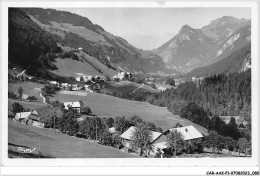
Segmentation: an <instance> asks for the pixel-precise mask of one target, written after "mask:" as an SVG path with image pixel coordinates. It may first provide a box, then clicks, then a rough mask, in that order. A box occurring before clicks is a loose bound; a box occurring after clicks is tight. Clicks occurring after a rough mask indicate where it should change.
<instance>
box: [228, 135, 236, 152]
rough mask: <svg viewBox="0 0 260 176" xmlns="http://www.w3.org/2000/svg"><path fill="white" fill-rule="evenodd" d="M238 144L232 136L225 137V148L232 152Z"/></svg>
mask: <svg viewBox="0 0 260 176" xmlns="http://www.w3.org/2000/svg"><path fill="white" fill-rule="evenodd" d="M236 146H237V142H236V141H235V140H234V139H233V138H232V137H230V136H226V137H225V149H227V150H228V151H229V153H230V152H232V151H233V150H234V149H235V147H236Z"/></svg>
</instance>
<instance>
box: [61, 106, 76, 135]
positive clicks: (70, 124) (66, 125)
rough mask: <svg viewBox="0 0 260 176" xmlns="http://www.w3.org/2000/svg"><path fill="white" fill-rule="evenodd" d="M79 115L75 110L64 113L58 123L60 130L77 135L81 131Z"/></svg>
mask: <svg viewBox="0 0 260 176" xmlns="http://www.w3.org/2000/svg"><path fill="white" fill-rule="evenodd" d="M78 117H79V115H78V113H77V112H76V111H74V110H69V111H68V112H66V113H65V114H63V116H62V117H61V118H60V119H59V123H58V124H59V129H60V131H62V132H64V131H67V132H68V134H69V135H75V134H76V133H77V132H78V131H79V124H78V122H77V118H78Z"/></svg>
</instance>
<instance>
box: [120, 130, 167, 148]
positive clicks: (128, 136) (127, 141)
mask: <svg viewBox="0 0 260 176" xmlns="http://www.w3.org/2000/svg"><path fill="white" fill-rule="evenodd" d="M135 130H136V127H135V126H131V127H130V128H128V129H127V130H126V131H125V132H124V133H123V134H121V135H120V137H121V138H122V144H123V145H124V147H126V148H128V149H130V148H131V142H132V141H133V139H132V135H133V133H134V131H135ZM151 133H152V139H151V141H150V143H153V142H154V141H155V140H156V139H158V138H159V137H160V136H161V135H162V133H160V132H156V131H151Z"/></svg>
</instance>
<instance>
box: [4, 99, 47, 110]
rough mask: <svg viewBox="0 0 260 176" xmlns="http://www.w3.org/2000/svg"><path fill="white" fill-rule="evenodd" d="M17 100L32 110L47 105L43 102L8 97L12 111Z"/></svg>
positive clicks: (9, 107)
mask: <svg viewBox="0 0 260 176" xmlns="http://www.w3.org/2000/svg"><path fill="white" fill-rule="evenodd" d="M15 102H17V103H19V104H20V105H22V106H23V107H24V108H25V109H30V110H34V109H36V108H40V107H46V106H47V105H46V104H44V103H43V102H29V101H18V100H13V99H8V110H9V111H11V110H12V109H13V108H12V104H14V103H15Z"/></svg>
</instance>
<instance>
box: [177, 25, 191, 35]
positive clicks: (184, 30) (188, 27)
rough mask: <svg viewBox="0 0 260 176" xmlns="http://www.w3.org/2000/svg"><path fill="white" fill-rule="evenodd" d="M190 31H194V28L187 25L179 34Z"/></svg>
mask: <svg viewBox="0 0 260 176" xmlns="http://www.w3.org/2000/svg"><path fill="white" fill-rule="evenodd" d="M190 30H193V28H192V27H190V26H189V25H187V24H186V25H184V26H182V28H181V30H180V31H179V34H181V33H184V32H187V31H190Z"/></svg>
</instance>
